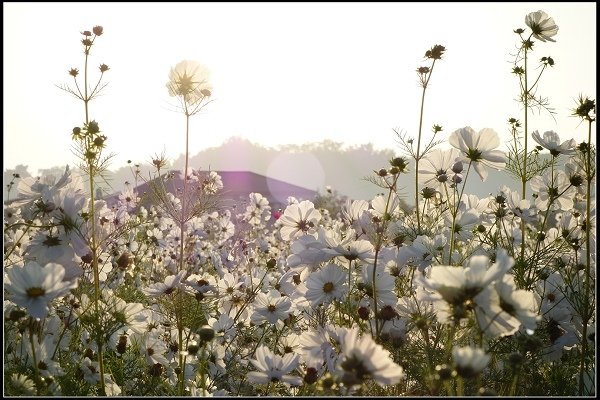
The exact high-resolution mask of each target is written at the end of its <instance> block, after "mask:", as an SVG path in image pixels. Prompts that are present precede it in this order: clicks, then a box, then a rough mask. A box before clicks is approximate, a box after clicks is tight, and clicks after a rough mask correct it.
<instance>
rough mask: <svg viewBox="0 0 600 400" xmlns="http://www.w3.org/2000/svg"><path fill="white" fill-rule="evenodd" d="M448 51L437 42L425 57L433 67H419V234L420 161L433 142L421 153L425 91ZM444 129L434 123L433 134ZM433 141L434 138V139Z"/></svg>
mask: <svg viewBox="0 0 600 400" xmlns="http://www.w3.org/2000/svg"><path fill="white" fill-rule="evenodd" d="M444 51H446V48H445V47H444V46H441V45H439V44H436V45H435V46H433V47H432V48H431V49H430V50H427V51H426V52H425V58H426V59H431V60H433V62H432V63H431V67H419V68H418V69H417V74H418V76H419V82H420V84H421V88H422V89H423V91H422V92H421V109H420V112H419V131H418V135H417V152H416V154H415V155H414V158H415V211H416V213H417V234H421V219H420V218H419V161H420V160H421V158H422V157H423V156H424V155H425V154H426V153H427V151H428V150H429V149H430V148H431V143H430V145H429V146H427V149H426V150H425V151H423V153H422V154H421V136H422V132H423V113H424V110H425V92H426V91H427V88H428V87H429V81H430V80H431V75H432V74H433V68H434V67H435V62H436V61H437V60H441V59H442V55H443V54H444ZM441 130H442V129H441V128H440V127H439V126H437V125H434V127H433V134H434V136H435V134H436V133H438V132H439V131H441ZM432 141H433V139H432Z"/></svg>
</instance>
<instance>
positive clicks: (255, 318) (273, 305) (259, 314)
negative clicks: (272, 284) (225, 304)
mask: <svg viewBox="0 0 600 400" xmlns="http://www.w3.org/2000/svg"><path fill="white" fill-rule="evenodd" d="M253 304H254V313H253V314H252V316H251V319H252V322H254V323H255V324H256V325H260V324H262V323H263V322H264V321H269V323H270V324H273V325H275V324H277V323H278V322H279V321H283V320H284V319H286V318H288V317H289V313H290V307H291V306H292V302H291V300H290V299H289V298H288V297H282V296H281V293H279V291H277V290H274V289H271V290H269V293H267V294H265V293H262V292H261V293H258V294H257V295H256V298H255V299H254V303H253Z"/></svg>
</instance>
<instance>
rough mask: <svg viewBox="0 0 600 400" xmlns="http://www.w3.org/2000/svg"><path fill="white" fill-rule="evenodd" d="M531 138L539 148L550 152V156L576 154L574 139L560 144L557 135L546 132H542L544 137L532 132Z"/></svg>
mask: <svg viewBox="0 0 600 400" xmlns="http://www.w3.org/2000/svg"><path fill="white" fill-rule="evenodd" d="M531 136H532V137H533V140H535V141H536V142H538V143H539V145H540V146H542V147H544V148H546V149H548V150H550V154H552V155H553V156H555V157H556V156H558V155H559V154H567V155H569V154H575V153H576V152H577V149H576V146H577V142H576V141H575V139H569V140H565V141H564V142H562V143H561V142H560V138H559V137H558V133H556V132H554V131H546V132H544V136H543V137H542V136H540V133H539V132H538V131H534V132H533V133H532V134H531Z"/></svg>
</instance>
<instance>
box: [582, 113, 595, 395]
mask: <svg viewBox="0 0 600 400" xmlns="http://www.w3.org/2000/svg"><path fill="white" fill-rule="evenodd" d="M585 173H586V199H585V211H586V212H585V258H586V269H585V289H584V290H585V294H584V296H585V297H584V298H583V314H584V315H582V316H581V319H582V332H581V360H580V365H579V395H580V396H583V391H584V389H585V387H584V379H583V377H584V374H585V369H586V356H587V350H588V340H587V326H588V322H589V320H590V318H591V317H592V313H591V312H590V301H589V298H590V286H591V285H590V280H591V266H592V258H591V257H592V256H591V249H590V231H591V228H592V227H591V218H590V213H591V203H592V192H591V191H592V179H593V176H592V120H591V119H589V118H588V150H587V159H586V163H585Z"/></svg>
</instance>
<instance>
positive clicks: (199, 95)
mask: <svg viewBox="0 0 600 400" xmlns="http://www.w3.org/2000/svg"><path fill="white" fill-rule="evenodd" d="M209 76H210V72H209V71H208V68H206V67H205V66H204V65H202V64H200V63H198V62H196V61H192V60H184V61H181V62H179V63H178V64H177V65H176V66H175V67H173V68H171V72H170V73H169V82H167V89H168V90H169V95H171V96H179V97H181V98H182V99H183V101H184V103H185V105H186V106H188V107H189V106H192V107H193V106H197V105H198V104H199V103H200V102H201V101H202V100H204V99H205V98H207V97H210V95H211V92H212V86H211V85H210V84H209V83H208V78H209Z"/></svg>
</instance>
